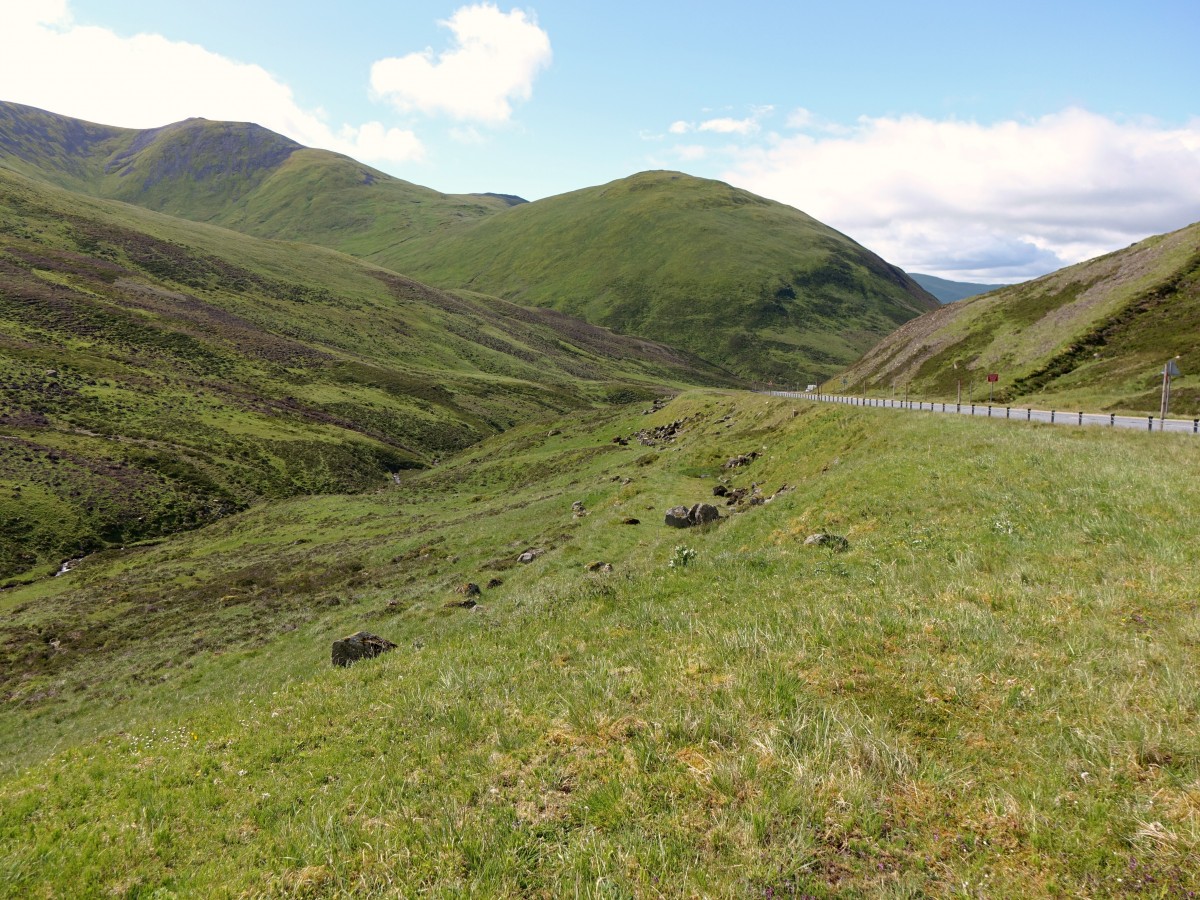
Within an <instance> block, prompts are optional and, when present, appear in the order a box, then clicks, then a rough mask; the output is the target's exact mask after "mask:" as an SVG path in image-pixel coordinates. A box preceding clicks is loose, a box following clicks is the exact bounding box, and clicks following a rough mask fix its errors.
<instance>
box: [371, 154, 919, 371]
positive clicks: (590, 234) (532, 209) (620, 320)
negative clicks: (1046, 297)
mask: <svg viewBox="0 0 1200 900" xmlns="http://www.w3.org/2000/svg"><path fill="white" fill-rule="evenodd" d="M372 258H373V259H374V260H375V261H377V262H380V263H382V264H385V265H388V266H391V267H393V268H397V269H399V270H400V271H405V272H410V273H412V274H413V275H414V276H415V277H419V278H422V279H424V280H427V281H430V282H431V283H435V284H439V285H442V286H447V287H471V288H474V289H477V290H483V291H486V292H488V293H492V294H498V295H500V296H502V297H504V298H506V299H509V300H513V301H516V302H519V303H523V304H527V305H538V306H550V307H553V308H555V309H561V310H565V311H567V312H570V313H573V314H576V315H580V316H583V317H584V318H586V319H587V320H588V321H592V322H598V323H601V324H604V325H609V326H611V327H614V328H617V329H620V330H621V331H624V332H628V333H632V334H640V335H644V336H647V337H653V338H656V339H658V340H663V341H667V342H669V343H671V344H673V345H675V346H680V347H685V348H687V349H689V350H692V351H693V352H695V353H698V354H700V355H702V356H704V357H705V358H707V359H710V360H713V361H714V362H718V363H720V364H721V365H723V366H727V367H729V368H731V369H734V370H735V371H738V372H740V373H742V374H745V375H749V376H754V377H759V378H763V379H764V380H765V379H767V378H778V379H783V380H786V381H788V382H789V383H793V382H795V381H798V380H803V379H805V378H808V379H810V380H811V379H814V378H815V377H816V376H817V375H818V374H820V375H822V376H827V375H829V374H831V373H832V372H833V371H835V370H836V369H837V368H838V367H840V365H842V364H844V363H845V362H848V361H849V360H851V359H853V358H854V357H856V356H857V355H858V354H859V353H861V352H862V351H863V350H865V349H866V348H867V347H869V346H870V345H871V344H872V343H873V342H874V341H876V340H877V339H878V338H879V337H880V336H882V335H884V334H887V333H888V332H890V331H892V330H893V329H895V328H896V327H897V326H898V325H899V324H901V323H902V322H905V321H907V320H908V319H910V318H912V317H913V316H915V315H918V314H919V313H921V312H923V311H925V310H928V309H931V308H933V307H934V306H935V305H936V301H934V300H933V298H932V297H930V296H929V295H928V294H926V293H925V292H924V290H922V289H921V288H920V287H919V286H917V285H916V284H915V283H914V282H912V281H911V280H910V279H909V278H908V277H907V276H906V275H905V274H904V273H903V272H901V271H900V270H899V269H896V268H894V267H892V266H889V265H888V264H887V263H885V262H884V261H883V260H881V259H879V257H877V256H875V255H874V254H872V253H870V252H869V251H867V250H865V249H864V248H862V247H860V246H859V245H858V244H856V243H854V242H853V241H852V240H850V239H849V238H847V237H846V236H844V235H842V234H839V233H838V232H836V231H833V230H832V229H830V228H829V227H827V226H825V225H822V224H821V223H820V222H818V221H816V220H815V219H812V218H810V217H809V216H806V215H805V214H804V213H802V212H800V211H799V210H796V209H793V208H791V207H788V206H784V205H783V204H780V203H775V202H773V201H770V200H765V199H763V198H761V197H757V196H755V195H753V194H750V193H748V192H746V191H741V190H737V189H735V188H732V187H730V186H729V185H727V184H723V183H721V182H716V181H708V180H705V179H699V178H693V177H691V176H688V175H682V174H680V173H677V172H643V173H641V174H639V175H635V176H632V177H630V178H625V179H622V180H620V181H615V182H612V183H610V184H607V185H602V186H599V187H593V188H586V189H584V190H581V191H575V192H572V193H569V194H563V195H561V196H558V197H551V198H548V199H545V200H539V201H537V202H534V203H530V204H526V205H522V206H518V207H514V208H512V209H509V210H507V211H505V212H503V213H500V214H498V215H495V216H491V217H488V218H486V219H479V220H477V221H475V222H471V223H468V224H466V225H464V226H463V227H461V228H459V229H457V230H456V231H448V232H446V233H444V234H435V235H431V236H428V237H421V238H416V239H414V240H412V241H408V242H406V243H403V244H400V245H398V246H397V247H395V248H392V249H390V250H388V251H386V252H384V253H380V254H377V255H375V256H374V257H372ZM806 372H807V373H808V374H807V375H805V374H804V373H806Z"/></svg>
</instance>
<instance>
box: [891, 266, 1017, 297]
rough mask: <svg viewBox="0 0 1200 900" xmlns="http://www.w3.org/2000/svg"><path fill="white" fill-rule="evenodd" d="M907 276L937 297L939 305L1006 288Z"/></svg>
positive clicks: (927, 276) (913, 273)
mask: <svg viewBox="0 0 1200 900" xmlns="http://www.w3.org/2000/svg"><path fill="white" fill-rule="evenodd" d="M908 274H909V277H910V278H911V279H912V280H913V281H915V282H916V283H917V284H919V285H920V286H921V287H923V288H925V290H927V291H929V293H931V294H933V296H935V297H937V299H938V301H939V302H940V303H953V302H955V301H956V300H965V299H966V298H967V297H974V296H977V295H978V294H986V293H987V292H988V291H995V290H999V289H1000V288H1002V287H1008V285H1006V284H973V283H972V282H969V281H950V280H949V279H948V278H938V277H937V276H936V275H920V274H918V273H916V272H909V273H908Z"/></svg>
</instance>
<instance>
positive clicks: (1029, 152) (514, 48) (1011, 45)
mask: <svg viewBox="0 0 1200 900" xmlns="http://www.w3.org/2000/svg"><path fill="white" fill-rule="evenodd" d="M0 14H3V18H2V20H3V21H5V22H6V24H8V26H9V27H7V28H6V29H5V30H4V31H5V34H4V35H0V99H7V100H15V101H18V102H23V103H30V104H32V105H35V106H41V107H43V108H47V109H52V110H54V111H56V112H62V113H66V114H69V115H74V116H79V117H81V118H88V119H92V120H94V121H101V122H105V123H108V124H116V125H129V126H135V127H150V126H152V125H159V124H166V122H169V121H174V120H177V119H180V118H185V117H187V116H189V115H203V116H206V117H208V118H237V119H250V120H252V121H257V122H260V123H261V124H263V125H265V126H267V127H270V128H273V129H274V130H277V131H283V132H285V133H288V134H290V135H291V136H292V137H295V138H296V139H298V140H301V141H302V142H304V143H307V144H310V145H315V146H327V147H329V148H330V149H335V150H339V151H341V152H346V153H349V154H350V155H353V156H356V157H358V158H360V159H363V160H364V161H367V162H370V163H372V164H374V165H376V166H378V167H379V168H381V169H383V170H385V171H387V172H390V173H392V174H394V175H397V176H399V177H402V178H406V179H408V180H410V181H415V182H418V183H420V184H425V185H428V186H430V187H434V188H437V189H439V190H443V191H447V192H462V191H498V192H505V193H515V194H520V195H521V196H524V197H527V198H529V199H536V198H539V197H544V196H548V195H550V194H555V193H560V192H563V191H568V190H572V189H575V188H579V187H584V186H588V185H592V184H598V183H602V182H605V181H609V180H612V179H614V178H620V177H623V176H625V175H629V174H632V173H633V172H636V171H640V170H643V169H647V168H673V169H681V170H683V171H686V172H689V173H691V174H695V175H700V176H705V177H714V178H721V179H723V180H726V181H731V182H733V183H736V184H738V185H740V186H743V187H746V188H748V189H750V190H754V191H756V192H757V193H760V194H763V195H765V196H768V197H771V198H773V199H777V200H780V201H782V202H785V203H789V204H791V205H794V206H797V207H798V208H801V209H804V210H805V211H806V212H809V213H810V214H812V215H814V216H816V217H817V218H819V219H821V220H822V221H825V222H828V223H829V224H831V225H833V226H834V227H836V228H839V229H840V230H842V231H844V232H846V233H847V234H850V235H851V236H852V237H854V238H856V239H857V240H859V241H860V242H862V243H864V244H865V245H866V246H868V247H870V248H871V249H873V250H876V251H877V252H879V253H881V255H883V256H884V257H885V258H887V259H888V260H889V261H891V262H894V263H896V264H898V265H901V266H903V267H904V268H907V269H909V270H910V271H927V272H931V273H933V274H941V275H944V276H946V277H951V278H960V279H964V280H999V281H1011V280H1018V279H1021V278H1024V277H1029V276H1031V275H1036V274H1041V273H1042V272H1045V271H1049V270H1052V269H1055V268H1058V267H1060V266H1061V265H1064V264H1067V263H1071V262H1075V261H1077V260H1079V259H1083V258H1087V257H1089V256H1093V255H1096V254H1097V253H1100V252H1104V251H1106V250H1110V249H1114V248H1116V247H1119V246H1124V245H1126V244H1128V243H1130V242H1131V241H1133V240H1137V239H1140V238H1141V237H1144V236H1146V235H1149V234H1152V233H1156V232H1161V231H1166V230H1170V229H1173V228H1177V227H1181V226H1183V225H1185V224H1188V223H1190V222H1192V221H1195V220H1198V219H1200V102H1198V101H1197V91H1196V86H1197V85H1200V62H1198V54H1197V53H1196V50H1195V41H1196V38H1197V36H1200V3H1197V2H1196V0H1170V2H1169V0H1148V2H1143V3H1142V4H1139V5H1137V6H1134V5H1131V4H1127V3H1121V4H1118V3H1112V2H1092V3H1076V2H1057V3H1055V2H1047V0H1042V2H1040V3H1025V2H1008V3H1004V4H983V3H979V4H962V3H954V4H951V3H920V4H897V3H883V2H862V3H857V4H830V3H821V4H815V3H803V2H802V3H790V4H775V3H771V4H767V3H742V4H739V5H736V6H734V5H732V4H719V3H688V4H682V3H658V4H647V3H639V4H633V3H627V2H615V0H614V2H606V3H602V4H601V3H595V4H593V3H579V2H574V3H566V2H560V0H545V2H536V3H531V4H527V5H521V6H512V5H509V4H505V3H498V4H474V3H463V2H457V3H456V2H453V0H451V2H431V0H415V2H403V3H395V2H393V3H376V2H360V3H345V4H341V5H340V6H338V5H334V4H329V3H327V2H326V3H321V4H317V3H307V2H292V3H286V4H284V3H273V2H267V3H247V2H241V3H237V2H230V0H207V2H205V3H204V4H198V3H192V2H189V3H171V2H161V0H160V2H150V0H0ZM139 36H140V37H139ZM5 59H7V60H8V62H7V63H6V62H4V60H5ZM385 61H390V62H385Z"/></svg>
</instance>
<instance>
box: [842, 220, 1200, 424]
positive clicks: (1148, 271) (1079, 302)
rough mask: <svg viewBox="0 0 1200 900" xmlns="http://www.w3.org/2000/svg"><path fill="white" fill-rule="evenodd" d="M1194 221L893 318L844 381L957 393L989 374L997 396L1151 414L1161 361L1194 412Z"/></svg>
mask: <svg viewBox="0 0 1200 900" xmlns="http://www.w3.org/2000/svg"><path fill="white" fill-rule="evenodd" d="M1197 333H1200V223H1195V224H1193V225H1189V226H1187V227H1185V228H1181V229H1179V230H1177V231H1173V232H1170V233H1168V234H1161V235H1155V236H1152V237H1150V238H1147V239H1145V240H1143V241H1140V242H1138V243H1136V244H1133V245H1132V246H1130V247H1126V248H1124V249H1122V250H1117V251H1115V252H1113V253H1108V254H1105V255H1103V256H1099V257H1097V258H1095V259H1091V260H1087V261H1085V262H1082V263H1078V264H1076V265H1073V266H1068V267H1067V268H1065V269H1061V270H1059V271H1057V272H1053V273H1051V274H1049V275H1045V276H1043V277H1041V278H1038V279H1034V280H1033V281H1028V282H1024V283H1023V284H1018V285H1012V286H1010V287H1005V288H1002V289H1000V290H997V291H993V292H991V293H988V294H983V295H980V296H977V297H972V298H970V299H967V300H960V301H957V302H955V303H951V304H947V305H945V306H943V307H942V308H940V309H938V310H935V311H933V312H931V313H928V314H926V315H925V316H922V317H920V318H918V319H914V320H912V321H911V322H908V323H906V324H904V325H903V326H902V327H901V328H899V329H897V331H896V332H895V333H894V334H892V335H889V336H888V337H886V338H884V339H883V340H882V341H881V342H880V343H879V344H878V345H876V346H875V347H873V348H872V349H871V350H870V351H869V352H868V353H866V354H865V355H864V356H863V358H862V359H860V360H859V361H858V362H856V363H855V364H854V365H852V366H851V367H850V368H849V369H848V370H847V372H846V377H847V380H848V382H849V385H850V389H851V390H858V391H864V390H865V391H871V390H876V389H881V388H882V389H889V388H890V385H891V384H892V382H893V381H896V382H900V383H908V384H909V386H910V389H911V390H912V391H913V392H915V393H916V394H918V395H921V396H924V397H927V398H934V397H938V398H947V399H950V398H953V397H955V395H956V391H957V383H958V381H959V380H960V379H961V380H962V381H963V390H964V396H975V394H974V392H973V391H974V389H975V388H977V387H978V386H979V385H981V384H984V387H983V388H982V390H983V391H984V392H985V393H984V394H983V396H986V384H985V383H984V382H983V376H984V375H986V374H987V373H990V372H994V373H996V374H997V375H998V376H999V382H998V383H997V384H996V386H995V387H996V397H997V398H998V399H999V400H1000V402H1015V401H1017V400H1021V401H1022V402H1024V401H1029V402H1033V400H1034V398H1037V402H1039V403H1051V402H1055V403H1069V404H1072V405H1073V406H1075V405H1079V404H1084V405H1087V406H1088V407H1090V408H1093V409H1102V410H1104V411H1106V412H1107V411H1113V412H1137V413H1145V412H1157V411H1158V408H1159V393H1160V388H1161V382H1162V377H1161V372H1162V366H1163V364H1164V363H1165V361H1166V360H1167V359H1171V358H1176V357H1178V358H1179V360H1180V362H1179V366H1180V368H1181V369H1182V370H1183V372H1184V376H1183V378H1182V379H1179V380H1178V384H1177V385H1176V386H1175V388H1174V389H1173V392H1172V396H1173V400H1172V409H1173V410H1175V411H1176V412H1179V413H1181V414H1192V415H1194V414H1196V413H1197V412H1200V379H1197V377H1196V375H1197V372H1198V370H1200V351H1198V350H1197V348H1196V347H1195V335H1196V334H1197Z"/></svg>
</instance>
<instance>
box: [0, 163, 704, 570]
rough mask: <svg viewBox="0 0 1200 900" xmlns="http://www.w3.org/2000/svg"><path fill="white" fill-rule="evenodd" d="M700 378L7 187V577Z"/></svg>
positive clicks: (356, 266)
mask: <svg viewBox="0 0 1200 900" xmlns="http://www.w3.org/2000/svg"><path fill="white" fill-rule="evenodd" d="M711 379H716V380H717V381H720V380H721V376H720V375H719V374H714V373H712V372H711V371H709V370H707V369H705V368H704V367H703V366H700V365H697V364H694V363H693V362H691V361H689V360H688V359H686V358H685V357H683V356H682V355H680V354H678V353H676V352H675V351H671V350H668V349H666V348H663V347H660V346H657V345H653V344H650V343H648V342H645V341H634V340H630V339H623V338H618V337H616V336H614V335H612V334H610V333H607V332H605V331H603V330H601V329H599V328H595V327H592V326H588V325H585V324H583V323H581V322H578V321H573V320H570V319H568V318H566V317H564V316H560V315H557V314H551V313H534V312H529V311H527V310H524V309H521V308H519V307H515V306H513V305H511V304H507V303H504V302H503V301H499V300H496V299H495V298H484V297H478V296H475V297H471V296H461V297H456V296H453V295H450V294H446V293H443V292H440V291H435V290H432V289H430V288H427V287H425V286H424V285H420V284H418V283H416V282H413V281H411V280H409V279H405V278H402V277H400V276H398V275H395V274H393V273H390V272H386V271H384V270H381V269H377V268H375V267H372V266H368V265H364V264H362V263H360V262H358V261H356V260H353V259H351V258H349V257H344V256H340V255H339V254H336V253H333V252H331V251H324V250H318V249H316V248H313V247H307V246H298V245H291V244H285V243H279V242H266V241H260V240H256V239H252V238H247V237H246V236H244V235H240V234H235V233H234V232H229V231H223V230H221V229H217V228H212V227H207V226H202V225H195V224H191V223H186V222H183V221H181V220H177V219H170V218H168V217H165V216H160V215H156V214H154V213H150V212H147V211H144V210H140V209H137V208H135V207H129V206H125V205H123V204H113V203H111V202H107V201H89V200H86V199H83V198H80V197H79V196H78V195H72V194H68V193H66V192H62V191H58V190H56V189H53V188H49V187H46V186H44V185H42V184H39V183H37V182H33V181H30V180H27V179H24V178H22V177H21V176H19V175H16V174H13V173H10V172H7V171H6V170H4V169H3V168H0V385H3V388H4V390H3V404H2V406H0V447H2V449H3V451H4V452H3V453H2V454H0V579H3V578H4V577H6V576H10V575H12V574H14V573H19V572H23V571H28V570H30V569H34V570H35V571H40V570H41V569H42V568H44V567H45V566H50V565H53V566H55V567H57V565H58V563H60V562H61V561H62V560H63V559H65V558H67V557H70V556H76V555H79V554H81V553H85V552H88V551H91V550H94V549H96V548H98V547H102V546H107V545H112V544H120V543H124V542H128V541H133V540H139V539H143V538H147V537H154V536H157V535H161V534H163V533H166V532H170V531H173V530H177V529H179V528H188V527H193V526H195V525H196V524H198V523H200V522H206V521H211V520H212V519H213V518H215V517H219V516H221V515H224V514H226V513H228V512H230V511H231V510H234V509H239V508H242V507H244V506H246V505H247V504H248V503H251V502H253V501H255V500H256V499H258V498H262V497H279V496H286V495H290V494H295V493H313V492H324V491H348V490H358V489H363V488H365V487H368V486H372V485H378V484H379V483H381V482H382V481H383V480H385V479H387V477H388V475H389V473H391V472H395V471H398V470H401V469H405V468H409V467H421V466H425V465H427V464H428V463H429V462H430V461H431V460H433V459H435V458H436V457H439V456H443V455H445V454H446V453H448V452H452V451H454V450H457V449H460V448H462V447H465V446H467V445H468V444H471V443H473V442H475V441H477V440H479V439H480V438H482V437H485V436H487V435H489V434H493V433H495V432H496V431H498V430H500V429H503V428H506V427H508V426H510V425H512V424H514V423H515V422H518V421H525V420H527V419H529V418H530V417H534V418H536V417H539V416H546V415H549V414H554V413H561V412H563V411H564V410H567V409H571V408H576V407H579V406H586V405H590V404H592V403H594V402H597V401H603V400H605V398H612V397H616V398H618V399H620V398H623V397H625V396H627V394H628V392H629V391H633V392H634V393H635V394H638V393H641V394H647V395H648V394H650V393H653V392H656V391H658V390H659V389H660V386H661V385H663V384H678V383H679V382H680V381H690V382H692V383H696V382H697V381H698V380H699V381H705V380H710V383H712V381H711Z"/></svg>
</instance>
